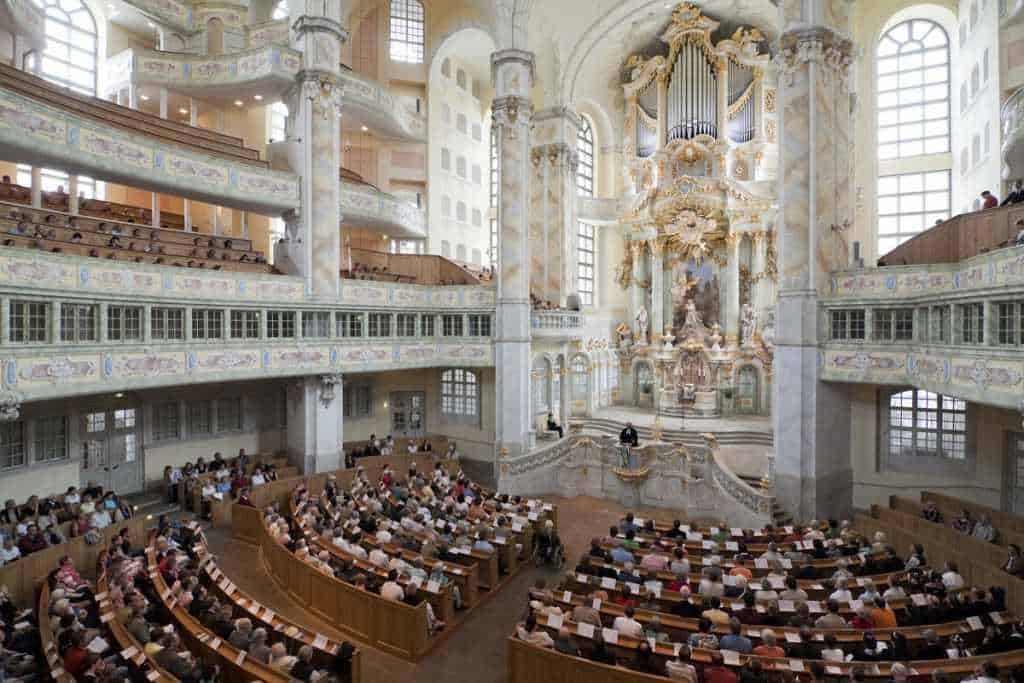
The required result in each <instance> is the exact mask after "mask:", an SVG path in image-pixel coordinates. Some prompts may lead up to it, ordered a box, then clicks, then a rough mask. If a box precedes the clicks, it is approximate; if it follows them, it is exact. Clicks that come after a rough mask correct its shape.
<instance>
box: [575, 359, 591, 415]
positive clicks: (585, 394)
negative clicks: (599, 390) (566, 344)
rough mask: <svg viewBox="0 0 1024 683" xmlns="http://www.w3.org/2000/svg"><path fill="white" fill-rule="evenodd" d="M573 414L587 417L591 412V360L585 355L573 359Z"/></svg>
mask: <svg viewBox="0 0 1024 683" xmlns="http://www.w3.org/2000/svg"><path fill="white" fill-rule="evenodd" d="M571 368H572V414H573V416H576V417H587V416H588V415H589V414H590V396H589V394H590V360H589V359H588V358H587V357H586V356H584V355H582V354H581V355H578V356H576V357H574V358H573V359H572V365H571Z"/></svg>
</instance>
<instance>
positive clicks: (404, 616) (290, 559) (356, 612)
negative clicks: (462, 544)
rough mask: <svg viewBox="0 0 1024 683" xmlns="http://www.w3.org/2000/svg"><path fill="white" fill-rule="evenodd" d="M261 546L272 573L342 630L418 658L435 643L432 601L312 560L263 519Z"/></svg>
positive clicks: (392, 651) (302, 601) (298, 599)
mask: <svg viewBox="0 0 1024 683" xmlns="http://www.w3.org/2000/svg"><path fill="white" fill-rule="evenodd" d="M261 530H262V532H261V535H260V548H261V551H262V553H263V563H264V565H265V566H266V568H267V571H268V573H269V574H270V576H271V577H272V578H273V579H274V580H275V581H276V582H277V583H278V584H279V585H280V586H281V588H282V589H284V590H286V591H287V592H288V595H289V596H291V597H292V598H293V599H294V600H295V601H296V602H298V603H299V604H301V605H302V606H303V607H305V608H306V609H308V610H309V611H310V612H312V613H314V614H316V615H317V616H318V617H320V618H322V619H324V620H326V621H327V622H329V623H331V624H333V625H334V626H335V628H337V629H338V630H340V631H342V632H344V633H346V634H348V635H351V636H353V637H355V638H358V639H359V640H361V641H363V642H365V643H369V644H370V645H372V646H373V647H376V648H378V649H380V650H383V651H385V652H388V653H390V654H393V655H397V656H399V657H403V658H405V659H410V660H416V659H419V658H420V657H421V656H422V655H423V654H424V653H426V651H427V649H428V646H429V644H430V639H429V636H428V629H427V606H426V603H421V604H419V605H418V606H416V607H413V606H411V605H406V604H405V603H401V602H393V601H391V600H385V599H384V598H382V597H381V596H379V595H377V594H376V593H370V592H368V591H362V590H359V589H357V588H355V587H354V586H351V585H349V584H347V583H345V582H343V581H339V580H338V579H336V578H334V577H333V576H329V575H327V574H324V573H323V572H321V571H319V570H317V569H314V568H313V567H312V566H310V565H308V564H306V563H305V562H303V561H302V560H300V559H299V558H297V557H296V556H295V555H294V554H292V553H291V552H289V550H288V549H287V548H285V547H284V546H283V545H281V544H280V543H278V542H277V541H275V540H274V539H273V538H271V536H270V534H269V533H268V532H267V531H266V529H265V528H264V527H262V525H261Z"/></svg>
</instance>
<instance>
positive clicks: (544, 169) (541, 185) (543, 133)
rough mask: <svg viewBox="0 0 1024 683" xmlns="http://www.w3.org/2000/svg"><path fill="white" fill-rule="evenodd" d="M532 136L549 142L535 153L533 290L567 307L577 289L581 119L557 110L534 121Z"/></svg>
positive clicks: (531, 270) (540, 146) (544, 111)
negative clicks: (568, 300) (577, 200)
mask: <svg viewBox="0 0 1024 683" xmlns="http://www.w3.org/2000/svg"><path fill="white" fill-rule="evenodd" d="M533 126H534V127H533V131H532V135H533V136H534V137H535V139H540V140H544V141H545V144H543V145H538V146H537V147H534V148H533V150H532V154H531V161H532V162H533V165H532V169H533V176H532V178H531V181H530V183H531V184H530V187H531V192H530V203H531V206H530V212H529V214H530V233H531V234H532V235H533V236H535V237H539V238H540V240H539V243H538V244H536V245H534V248H533V249H531V263H530V274H531V280H532V285H531V287H530V291H532V292H533V293H534V294H536V295H537V296H539V297H540V298H541V299H546V300H548V301H552V302H554V303H556V304H558V305H565V303H566V299H567V297H568V295H569V294H571V293H573V292H575V291H576V273H575V265H576V232H577V231H576V167H577V164H578V162H579V159H578V156H577V152H576V138H577V134H578V131H579V127H580V118H579V116H578V115H577V114H576V113H575V112H573V111H572V110H570V109H568V108H566V107H552V108H550V109H545V110H543V111H539V112H537V113H536V114H535V115H534V117H533Z"/></svg>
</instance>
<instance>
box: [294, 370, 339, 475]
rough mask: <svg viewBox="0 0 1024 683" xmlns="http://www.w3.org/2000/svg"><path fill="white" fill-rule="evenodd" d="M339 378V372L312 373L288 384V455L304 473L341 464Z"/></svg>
mask: <svg viewBox="0 0 1024 683" xmlns="http://www.w3.org/2000/svg"><path fill="white" fill-rule="evenodd" d="M341 380H342V377H341V375H323V376H312V377H302V378H299V379H297V380H296V381H295V382H292V383H290V384H289V385H288V389H287V401H286V407H285V410H287V411H288V416H287V422H288V433H287V451H288V459H289V460H290V461H291V463H292V464H294V465H296V466H297V467H301V468H302V472H303V473H304V474H307V475H308V474H315V473H317V472H330V471H332V470H336V469H339V468H341V467H342V466H343V465H344V464H345V459H344V457H343V456H342V443H343V442H344V424H343V420H342V415H341V405H342V381H341Z"/></svg>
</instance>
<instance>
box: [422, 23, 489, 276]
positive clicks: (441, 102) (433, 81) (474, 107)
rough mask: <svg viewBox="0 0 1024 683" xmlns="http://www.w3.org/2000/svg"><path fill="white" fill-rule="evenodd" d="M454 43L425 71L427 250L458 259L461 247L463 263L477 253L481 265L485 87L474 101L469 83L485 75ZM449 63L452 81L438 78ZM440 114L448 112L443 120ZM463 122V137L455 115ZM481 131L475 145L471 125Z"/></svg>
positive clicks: (485, 210)
mask: <svg viewBox="0 0 1024 683" xmlns="http://www.w3.org/2000/svg"><path fill="white" fill-rule="evenodd" d="M458 42H459V41H458V39H456V40H455V41H453V43H452V45H453V47H452V48H450V49H443V50H442V51H441V52H440V53H439V55H438V57H437V58H436V59H435V63H434V64H433V65H432V66H431V69H430V88H429V97H428V121H429V123H428V128H427V130H428V139H429V141H430V142H429V145H428V153H427V168H428V170H427V178H428V184H427V193H428V198H429V199H428V202H427V207H428V218H429V220H428V225H429V232H428V238H427V251H428V253H431V254H439V255H442V256H448V257H449V258H453V259H456V258H459V254H460V251H459V247H460V246H462V247H464V248H465V257H464V259H463V260H465V261H468V262H473V260H474V250H478V251H479V254H480V258H481V262H482V263H483V264H484V265H489V264H490V259H489V258H488V252H487V250H488V247H489V246H490V230H491V228H490V140H491V132H490V131H491V120H490V118H491V117H490V106H489V105H490V99H491V95H490V84H489V83H487V82H486V81H483V80H481V83H480V96H481V97H480V99H477V98H476V97H474V96H473V93H472V81H473V79H474V78H476V77H477V76H475V74H479V73H480V72H481V71H486V69H487V68H489V67H487V66H486V65H481V64H469V63H465V62H461V61H460V60H459V59H458V51H457V45H458ZM446 57H447V58H448V59H449V60H450V64H451V72H450V73H451V76H450V77H448V76H444V75H443V74H442V73H441V63H442V62H443V61H444V59H445V58H446ZM459 69H462V70H463V71H465V72H466V79H467V80H466V87H465V89H463V88H461V87H459V86H458V85H457V83H456V74H457V73H458V71H459ZM443 111H449V112H450V116H449V118H448V120H445V118H444V115H443ZM459 114H462V115H464V116H465V117H466V132H465V133H462V132H459V130H458V128H457V127H456V124H457V121H458V116H459ZM474 124H476V125H479V126H480V129H481V135H480V140H479V141H478V140H475V139H474V138H473V125H474ZM442 148H444V149H447V150H448V152H449V158H450V165H449V168H448V169H447V170H444V169H442V167H441V157H442ZM460 157H462V158H465V160H466V177H465V178H461V177H459V176H458V175H457V174H456V172H457V169H458V159H459V158H460ZM474 165H475V166H479V167H480V182H479V183H474V182H473V166H474ZM442 197H447V198H448V200H449V202H450V204H449V205H450V211H449V213H448V215H447V216H446V215H444V213H443V211H442V208H443V207H442V203H443V200H442ZM459 202H464V203H465V204H466V214H465V220H458V214H457V206H458V203H459ZM474 209H476V210H477V211H479V212H480V225H474V224H473V211H474ZM442 242H447V243H448V245H449V248H450V251H448V252H444V251H442V246H441V245H442Z"/></svg>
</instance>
